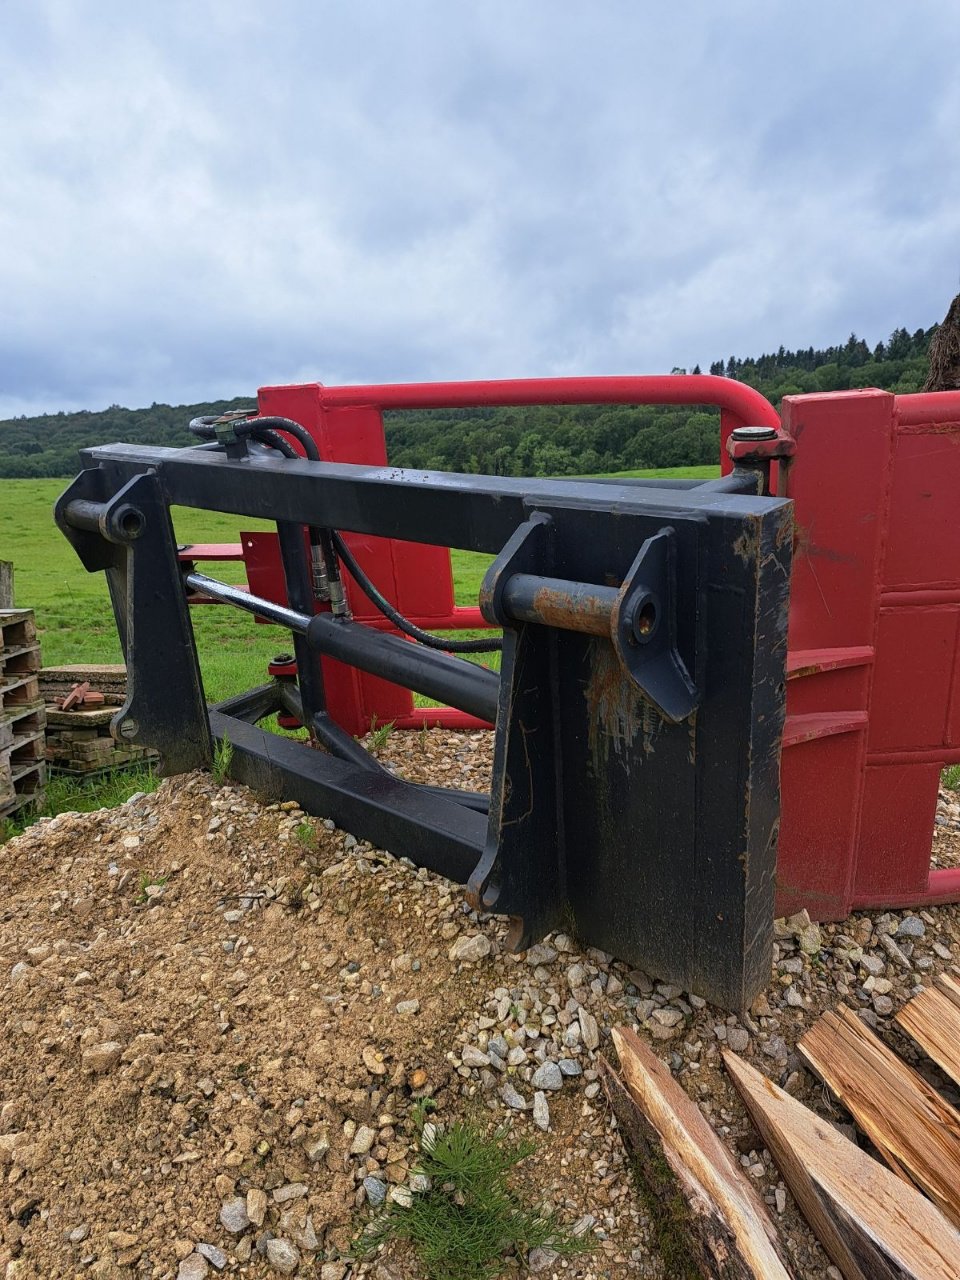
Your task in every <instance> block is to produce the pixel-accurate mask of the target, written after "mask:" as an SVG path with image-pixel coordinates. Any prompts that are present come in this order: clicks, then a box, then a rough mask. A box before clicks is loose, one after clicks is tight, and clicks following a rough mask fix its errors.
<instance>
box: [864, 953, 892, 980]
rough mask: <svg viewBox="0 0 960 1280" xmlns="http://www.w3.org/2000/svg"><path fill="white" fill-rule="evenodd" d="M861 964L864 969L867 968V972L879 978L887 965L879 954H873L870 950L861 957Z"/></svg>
mask: <svg viewBox="0 0 960 1280" xmlns="http://www.w3.org/2000/svg"><path fill="white" fill-rule="evenodd" d="M860 964H861V966H862V967H863V968H864V969H866V971H867V973H869V974H871V975H872V976H873V977H875V978H879V977H880V975H881V973H883V971H884V969H885V968H886V967H887V966H886V965H885V964H884V962H883V961H882V960H881V959H880V957H879V956H872V955H870V954H869V953H868V952H865V953H864V954H863V955H862V956H861V957H860Z"/></svg>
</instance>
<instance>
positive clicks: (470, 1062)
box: [460, 1044, 490, 1067]
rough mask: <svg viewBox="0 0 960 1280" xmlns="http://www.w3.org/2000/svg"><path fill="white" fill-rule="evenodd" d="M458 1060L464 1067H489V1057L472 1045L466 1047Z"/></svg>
mask: <svg viewBox="0 0 960 1280" xmlns="http://www.w3.org/2000/svg"><path fill="white" fill-rule="evenodd" d="M460 1058H461V1061H462V1062H463V1065H464V1066H465V1067H489V1065H490V1058H489V1056H488V1055H487V1054H485V1053H483V1052H481V1050H480V1049H476V1048H474V1046H473V1045H472V1044H468V1045H467V1046H466V1048H465V1049H464V1051H463V1053H462V1054H461V1055H460Z"/></svg>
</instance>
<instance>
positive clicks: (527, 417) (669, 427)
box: [0, 325, 938, 478]
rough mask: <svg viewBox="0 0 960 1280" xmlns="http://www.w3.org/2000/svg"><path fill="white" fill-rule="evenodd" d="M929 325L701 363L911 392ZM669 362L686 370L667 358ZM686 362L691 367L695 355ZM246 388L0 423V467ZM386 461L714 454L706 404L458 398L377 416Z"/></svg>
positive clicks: (527, 462)
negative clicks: (463, 402)
mask: <svg viewBox="0 0 960 1280" xmlns="http://www.w3.org/2000/svg"><path fill="white" fill-rule="evenodd" d="M937 328H938V326H937V325H933V326H932V327H931V328H929V329H918V330H917V331H916V332H915V333H913V334H910V333H908V332H907V330H906V329H896V330H895V331H894V332H893V333H892V334H891V335H890V337H889V339H888V340H887V341H886V342H879V343H877V344H876V346H875V347H873V348H871V347H869V346H868V345H867V343H866V342H865V341H864V340H863V339H862V338H858V337H857V336H856V334H853V333H852V334H851V335H850V337H849V338H848V339H847V341H846V342H845V343H843V344H842V345H841V346H837V347H827V348H825V349H823V350H815V349H814V348H813V347H808V348H807V349H806V350H800V351H787V350H785V348H783V347H780V348H779V349H778V350H777V351H776V352H773V353H770V354H765V355H761V356H757V357H748V358H746V359H739V358H737V357H735V356H730V357H729V359H727V360H717V361H715V362H714V363H713V364H711V366H710V369H709V372H710V373H712V374H717V375H720V376H722V377H727V378H736V379H738V380H739V381H741V382H746V383H748V384H749V385H750V386H753V387H756V388H757V390H758V391H760V392H762V394H763V395H765V396H766V397H767V399H768V400H771V401H772V402H773V403H774V404H779V402H780V400H781V398H782V397H783V396H785V395H798V394H800V393H802V392H809V391H840V390H845V389H847V388H850V387H882V388H884V389H885V390H888V391H896V392H910V391H919V390H920V388H921V386H922V385H923V382H924V379H925V378H926V376H927V366H928V358H927V352H928V349H929V346H930V340H931V338H932V337H933V335H934V333H936V331H937ZM673 372H674V373H687V372H688V370H686V369H679V368H678V369H674V370H673ZM689 372H690V373H700V372H702V371H701V369H700V367H699V365H697V366H695V367H694V368H692V369H690V370H689ZM254 404H255V399H254V397H252V396H249V397H238V398H237V399H235V400H218V401H215V402H212V403H210V404H193V405H177V406H171V405H167V404H153V405H151V406H150V408H149V409H123V408H121V407H120V406H119V405H112V406H111V407H110V408H109V409H104V410H102V411H100V412H97V413H92V412H82V413H56V414H45V415H43V416H41V417H35V418H27V417H20V418H11V419H8V420H6V421H2V422H0V478H6V477H33V476H69V475H72V474H73V473H74V472H75V471H76V470H77V469H78V465H79V463H78V458H77V451H78V450H79V449H81V448H85V447H87V446H89V445H95V444H108V443H112V442H113V441H117V440H119V441H123V442H125V443H129V444H156V445H172V446H178V445H185V444H189V443H190V441H191V439H192V437H191V436H190V434H189V432H188V431H187V423H188V422H189V421H190V419H191V418H195V417H197V416H199V415H200V414H212V413H222V412H224V411H225V410H227V409H241V408H247V407H252V406H253V405H254ZM386 430H387V447H388V450H389V454H390V460H391V462H393V463H395V464H396V465H397V466H404V467H426V468H430V469H433V470H439V471H475V472H476V471H479V472H485V473H488V474H494V475H584V474H589V473H592V472H602V471H622V470H626V469H628V468H635V467H675V466H695V465H699V464H702V463H711V462H714V461H716V457H717V412H716V410H712V409H707V408H696V407H694V408H693V409H690V408H684V407H679V408H678V407H660V406H651V405H646V406H637V407H631V406H625V405H587V406H570V407H564V406H545V407H542V408H533V409H487V408H484V409H458V410H439V411H436V412H416V411H412V412H404V413H392V414H389V415H387V420H386Z"/></svg>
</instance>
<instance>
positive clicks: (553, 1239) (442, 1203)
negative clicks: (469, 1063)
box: [354, 1121, 592, 1280]
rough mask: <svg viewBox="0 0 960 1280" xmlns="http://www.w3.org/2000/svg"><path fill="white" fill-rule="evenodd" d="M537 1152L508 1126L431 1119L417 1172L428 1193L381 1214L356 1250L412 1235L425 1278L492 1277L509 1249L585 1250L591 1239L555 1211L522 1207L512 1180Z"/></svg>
mask: <svg viewBox="0 0 960 1280" xmlns="http://www.w3.org/2000/svg"><path fill="white" fill-rule="evenodd" d="M535 1149H536V1148H535V1144H534V1143H533V1142H531V1141H529V1140H527V1141H523V1142H514V1141H510V1140H509V1139H508V1132H507V1130H506V1129H505V1128H499V1129H496V1130H495V1131H494V1132H493V1133H486V1132H484V1131H483V1130H481V1129H480V1128H478V1127H477V1126H476V1125H474V1124H471V1123H465V1122H462V1121H460V1122H456V1123H454V1124H451V1125H450V1126H449V1127H446V1128H441V1127H440V1126H438V1125H436V1124H434V1123H433V1122H432V1121H428V1122H427V1123H425V1124H423V1125H422V1128H421V1134H420V1162H419V1166H418V1170H417V1172H419V1173H421V1174H424V1175H425V1176H426V1177H427V1178H429V1180H430V1186H429V1188H428V1190H426V1191H422V1192H419V1193H417V1194H415V1195H414V1196H413V1198H412V1201H411V1203H410V1204H408V1205H402V1204H390V1205H389V1206H388V1208H386V1209H385V1210H383V1211H382V1212H381V1213H380V1214H378V1215H377V1217H376V1218H374V1219H373V1221H372V1222H371V1223H370V1224H369V1225H368V1226H367V1228H366V1229H365V1231H364V1232H362V1234H361V1235H360V1236H359V1237H358V1239H357V1240H356V1242H355V1244H354V1251H355V1253H356V1254H357V1255H358V1256H359V1257H369V1256H370V1255H371V1254H373V1253H375V1252H376V1250H377V1249H379V1248H380V1246H381V1245H382V1244H385V1243H386V1242H387V1241H389V1240H406V1241H409V1243H410V1244H411V1245H412V1246H413V1249H414V1251H415V1252H416V1254H417V1256H418V1257H419V1259H420V1262H421V1265H422V1267H423V1274H424V1275H425V1276H426V1277H427V1280H493V1277H495V1276H499V1275H500V1274H502V1272H503V1270H504V1263H503V1258H504V1255H505V1254H506V1253H508V1252H510V1253H513V1254H515V1255H516V1256H517V1257H520V1258H522V1257H523V1256H524V1255H525V1254H526V1253H527V1252H529V1250H530V1249H535V1248H538V1247H544V1246H547V1247H549V1248H551V1249H553V1250H554V1251H555V1252H556V1253H558V1254H564V1255H570V1254H574V1253H582V1252H584V1251H585V1250H587V1249H589V1248H590V1247H591V1245H592V1242H591V1241H588V1240H585V1239H583V1238H582V1237H578V1236H574V1235H572V1234H571V1233H570V1232H569V1231H567V1230H566V1229H565V1228H564V1227H563V1226H562V1225H561V1223H560V1222H559V1220H558V1219H557V1218H556V1216H555V1215H554V1214H553V1213H551V1212H549V1211H543V1210H540V1209H534V1208H531V1207H529V1206H528V1205H526V1204H524V1202H523V1201H522V1200H521V1198H520V1197H519V1196H518V1195H517V1193H516V1192H515V1191H514V1190H513V1188H512V1187H511V1185H510V1181H509V1178H510V1174H511V1173H512V1171H513V1170H514V1168H515V1167H516V1166H517V1165H518V1164H519V1163H520V1162H521V1161H523V1160H525V1159H527V1157H528V1156H530V1155H532V1154H533V1153H534V1151H535Z"/></svg>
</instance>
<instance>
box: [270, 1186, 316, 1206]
mask: <svg viewBox="0 0 960 1280" xmlns="http://www.w3.org/2000/svg"><path fill="white" fill-rule="evenodd" d="M309 1190H310V1188H309V1187H308V1186H307V1184H306V1183H305V1182H288V1183H286V1184H285V1185H284V1186H282V1187H277V1189H276V1191H274V1193H273V1198H274V1200H276V1202H277V1204H285V1203H286V1201H288V1200H300V1199H301V1198H302V1197H303V1196H305V1195H306V1194H307V1192H308V1191H309Z"/></svg>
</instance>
